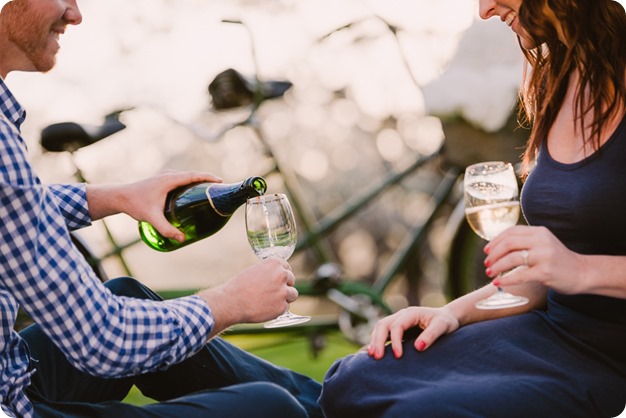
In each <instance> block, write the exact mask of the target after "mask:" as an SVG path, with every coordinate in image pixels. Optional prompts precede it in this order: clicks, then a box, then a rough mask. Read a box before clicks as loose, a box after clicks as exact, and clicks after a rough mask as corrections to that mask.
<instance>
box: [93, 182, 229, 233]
mask: <svg viewBox="0 0 626 418" xmlns="http://www.w3.org/2000/svg"><path fill="white" fill-rule="evenodd" d="M221 181H222V179H221V178H219V177H217V176H215V175H213V174H211V173H203V172H197V171H193V172H191V171H190V172H176V171H167V172H164V173H162V174H159V175H156V176H154V177H150V178H147V179H145V180H140V181H138V182H134V183H128V184H122V185H106V186H96V185H88V186H87V200H88V204H89V213H90V214H91V218H92V219H93V220H96V219H101V218H104V217H106V216H109V215H114V214H116V213H126V214H127V215H129V216H131V217H132V218H134V219H135V220H137V221H147V222H150V223H151V224H152V226H154V227H155V228H156V229H157V231H159V232H160V233H161V234H162V235H163V236H165V237H167V238H172V239H175V240H177V241H179V242H182V241H184V239H185V234H183V233H182V232H181V231H179V230H178V229H176V228H174V227H173V226H172V225H171V224H170V223H169V222H168V221H167V219H166V218H165V216H164V215H163V208H164V204H165V199H166V197H167V194H168V193H169V192H170V191H172V190H174V189H176V188H177V187H180V186H185V185H188V184H192V183H199V182H215V183H221Z"/></svg>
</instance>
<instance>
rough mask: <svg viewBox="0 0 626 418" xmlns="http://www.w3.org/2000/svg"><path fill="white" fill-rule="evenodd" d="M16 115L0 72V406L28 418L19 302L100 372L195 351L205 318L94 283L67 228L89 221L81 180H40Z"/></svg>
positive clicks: (163, 364)
mask: <svg viewBox="0 0 626 418" xmlns="http://www.w3.org/2000/svg"><path fill="white" fill-rule="evenodd" d="M25 114H26V113H25V111H24V110H23V109H22V107H21V106H20V105H19V103H17V101H16V99H15V98H14V96H13V95H12V93H11V92H10V91H9V90H8V88H7V87H6V85H5V83H4V81H2V80H1V79H0V161H1V163H0V407H1V408H2V411H3V412H4V413H5V414H7V415H9V416H11V417H15V416H17V417H25V418H28V417H32V415H33V408H32V405H31V404H30V402H29V401H28V399H27V397H26V396H25V394H24V391H23V390H24V388H25V387H26V386H28V384H29V382H30V372H29V371H28V370H29V354H28V349H27V347H26V343H25V342H24V340H22V339H21V338H20V336H19V335H18V334H17V333H16V332H15V331H14V330H13V325H14V322H15V317H16V313H17V309H18V306H22V307H23V308H24V310H25V311H26V312H28V314H29V315H30V316H31V317H32V318H33V319H34V320H35V321H36V322H37V323H38V324H40V325H41V326H42V328H43V329H44V331H45V332H46V333H47V334H48V336H49V337H50V338H51V339H52V341H54V343H55V344H56V345H57V346H58V347H59V349H61V351H62V352H63V353H64V354H65V355H66V357H67V358H68V360H69V361H70V362H71V363H72V364H73V365H74V366H75V367H77V368H78V369H80V370H82V371H85V372H87V373H90V374H93V375H96V376H101V377H124V376H129V375H135V374H139V373H145V372H149V371H154V370H157V369H162V368H167V367H168V366H169V365H171V364H174V363H177V362H179V361H181V360H183V359H184V358H186V357H188V356H190V355H191V354H192V353H194V352H196V351H198V350H199V349H200V348H201V347H202V346H203V344H204V343H205V342H206V340H207V338H208V335H209V333H210V331H211V329H212V327H213V325H214V322H213V316H212V314H211V311H210V309H209V307H208V306H207V304H206V302H204V301H203V300H202V299H201V298H200V297H198V296H190V297H186V298H180V299H176V300H171V301H166V302H155V301H146V300H139V299H132V298H124V297H118V296H114V295H112V294H111V293H110V292H109V291H108V289H106V288H105V287H104V286H102V284H101V283H100V282H99V280H98V278H97V277H96V276H95V274H94V272H93V271H92V270H91V268H90V267H89V266H88V265H87V264H86V262H85V260H84V259H83V257H82V256H81V255H80V254H79V253H78V251H77V249H76V248H75V247H74V245H73V244H72V242H71V240H70V236H69V233H68V230H73V229H77V228H81V227H84V226H87V225H90V222H91V220H90V217H89V212H88V207H87V200H86V193H85V186H84V185H83V184H77V185H66V186H61V185H56V186H50V187H46V186H44V185H42V184H41V182H40V180H39V178H38V177H37V176H36V175H35V173H34V172H33V169H32V167H31V165H30V163H29V162H28V158H27V151H26V145H25V142H24V140H23V138H22V137H21V135H20V125H21V124H22V122H23V121H24V118H25Z"/></svg>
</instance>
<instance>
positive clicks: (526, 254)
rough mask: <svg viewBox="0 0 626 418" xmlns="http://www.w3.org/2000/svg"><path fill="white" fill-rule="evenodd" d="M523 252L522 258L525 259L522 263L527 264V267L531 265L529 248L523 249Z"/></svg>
mask: <svg viewBox="0 0 626 418" xmlns="http://www.w3.org/2000/svg"><path fill="white" fill-rule="evenodd" d="M521 254H522V260H523V262H522V265H523V266H526V267H529V264H528V250H523V251H522V252H521Z"/></svg>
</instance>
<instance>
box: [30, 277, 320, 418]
mask: <svg viewBox="0 0 626 418" xmlns="http://www.w3.org/2000/svg"><path fill="white" fill-rule="evenodd" d="M105 286H107V287H108V288H109V289H111V291H112V292H113V293H115V294H117V295H124V296H131V297H136V298H143V299H153V300H161V298H160V297H159V296H158V295H157V294H156V293H154V292H152V291H151V290H150V289H148V288H147V287H145V286H144V285H142V284H141V283H139V282H137V281H136V280H134V279H130V278H119V279H113V280H109V281H108V282H106V283H105ZM21 335H22V337H24V339H25V340H26V341H27V343H28V346H29V348H30V351H31V358H32V359H33V360H32V361H31V363H32V367H34V368H35V369H37V371H36V373H35V374H34V375H33V377H32V383H31V385H30V386H29V388H28V389H27V395H28V397H29V398H30V399H31V401H32V402H33V404H34V407H35V416H36V417H37V418H52V417H66V418H79V417H80V418H97V417H112V418H127V417H128V418H130V417H132V418H144V417H145V418H147V417H151V418H161V417H163V418H165V417H168V418H200V417H202V418H213V417H214V418H231V417H232V418H243V417H245V418H253V417H254V418H256V417H258V418H277V417H280V418H291V417H293V418H296V417H298V418H299V417H311V418H313V417H315V418H317V417H322V413H321V411H320V409H319V407H318V406H317V398H318V397H319V394H320V391H321V385H320V384H319V383H318V382H316V381H314V380H312V379H310V378H308V377H306V376H303V375H301V374H298V373H295V372H292V371H290V370H287V369H284V368H281V367H277V366H274V365H272V364H270V363H268V362H266V361H264V360H262V359H259V358H257V357H255V356H253V355H251V354H249V353H246V352H245V351H243V350H240V349H238V348H237V347H235V346H233V345H231V344H229V343H227V342H225V341H224V340H222V339H220V338H215V339H212V340H211V341H210V342H209V343H208V344H207V345H206V346H205V348H203V349H202V350H201V351H200V352H199V353H197V354H195V355H194V356H193V357H190V358H189V359H187V360H185V361H183V362H181V363H179V364H177V365H174V366H172V367H170V368H169V369H168V370H165V371H160V372H154V373H149V374H144V375H140V376H136V377H132V378H122V379H101V378H97V377H93V376H90V375H88V374H85V373H83V372H80V371H78V370H77V369H76V368H74V367H73V366H72V365H70V364H69V363H68V361H67V360H66V359H65V357H64V356H63V354H61V352H60V351H59V350H58V349H57V348H56V347H55V346H54V344H52V342H51V341H50V339H48V337H47V336H46V335H45V334H44V333H43V332H42V331H41V329H40V327H39V326H38V325H33V326H30V327H28V328H26V329H25V330H23V331H22V332H21ZM133 385H136V386H137V387H138V388H139V389H140V390H141V392H142V393H143V394H144V395H146V396H148V397H150V398H153V399H155V400H157V401H158V402H156V403H153V404H149V405H145V406H135V405H130V404H127V403H123V402H121V400H122V399H124V397H125V396H126V394H127V393H128V391H129V389H130V388H131V387H132V386H133Z"/></svg>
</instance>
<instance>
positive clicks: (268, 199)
mask: <svg viewBox="0 0 626 418" xmlns="http://www.w3.org/2000/svg"><path fill="white" fill-rule="evenodd" d="M246 231H247V234H248V242H249V243H250V247H251V248H252V250H253V251H254V254H255V255H256V256H257V257H258V258H260V259H265V258H268V257H278V258H281V259H283V260H287V259H288V258H289V257H291V255H292V254H293V252H294V250H295V248H296V243H297V239H298V234H297V227H296V220H295V217H294V215H293V210H292V209H291V205H290V203H289V200H288V199H287V196H286V195H284V194H277V193H275V194H269V195H262V196H258V197H253V198H250V199H248V201H247V202H246ZM310 319H311V317H310V316H302V315H295V314H293V313H291V312H290V311H289V309H287V311H286V312H285V313H284V314H282V315H281V316H279V317H278V318H276V319H274V320H273V321H270V322H268V323H266V324H265V325H264V326H265V328H276V327H283V326H288V325H295V324H300V323H303V322H306V321H309V320H310Z"/></svg>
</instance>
